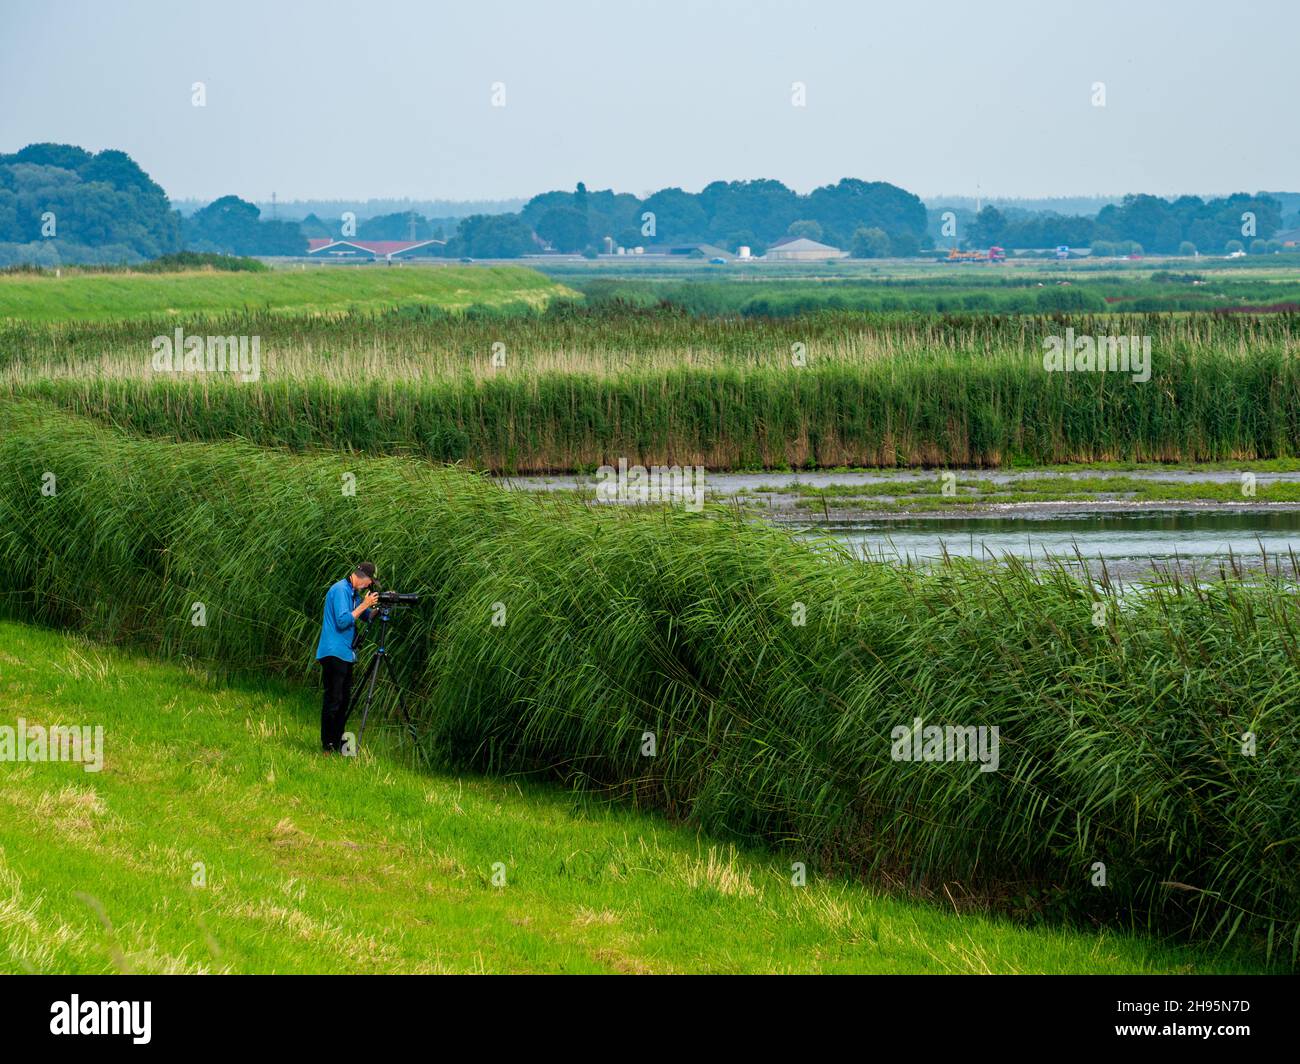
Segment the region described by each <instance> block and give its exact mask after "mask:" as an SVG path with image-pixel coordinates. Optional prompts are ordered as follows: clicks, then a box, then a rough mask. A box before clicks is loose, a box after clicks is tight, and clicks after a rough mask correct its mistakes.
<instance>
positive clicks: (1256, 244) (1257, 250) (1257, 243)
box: [1250, 237, 1268, 255]
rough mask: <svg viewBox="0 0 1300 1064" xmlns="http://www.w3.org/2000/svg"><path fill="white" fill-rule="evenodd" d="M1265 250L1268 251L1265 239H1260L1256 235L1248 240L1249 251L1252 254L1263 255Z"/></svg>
mask: <svg viewBox="0 0 1300 1064" xmlns="http://www.w3.org/2000/svg"><path fill="white" fill-rule="evenodd" d="M1267 251H1268V241H1267V240H1260V239H1259V238H1258V237H1256V238H1255V239H1254V240H1252V241H1251V242H1250V253H1251V254H1252V255H1263V254H1264V253H1265V252H1267Z"/></svg>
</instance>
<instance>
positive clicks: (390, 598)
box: [366, 580, 420, 609]
mask: <svg viewBox="0 0 1300 1064" xmlns="http://www.w3.org/2000/svg"><path fill="white" fill-rule="evenodd" d="M366 590H367V591H373V592H375V593H376V594H377V595H378V596H379V605H380V606H381V607H382V608H384V609H392V608H393V607H394V606H414V605H415V604H416V603H417V602H419V601H420V596H419V595H417V594H414V593H413V592H406V593H404V592H401V591H384V590H383V589H382V588H381V587H380V586H379V581H378V580H375V581H372V582H371V584H370V586H369V587H368V588H366Z"/></svg>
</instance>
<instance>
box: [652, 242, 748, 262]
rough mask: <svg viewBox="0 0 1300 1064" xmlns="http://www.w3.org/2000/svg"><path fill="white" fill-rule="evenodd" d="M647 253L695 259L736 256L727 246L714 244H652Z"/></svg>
mask: <svg viewBox="0 0 1300 1064" xmlns="http://www.w3.org/2000/svg"><path fill="white" fill-rule="evenodd" d="M645 254H647V255H672V256H680V257H683V258H695V259H726V260H727V261H728V262H730V261H731V260H732V259H734V258H735V257H736V256H735V255H733V254H732V253H731V252H730V251H728V250H727V249H726V248H720V247H716V246H714V245H713V244H651V245H650V246H649V247H648V248H646V249H645Z"/></svg>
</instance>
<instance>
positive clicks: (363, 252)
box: [307, 237, 447, 259]
mask: <svg viewBox="0 0 1300 1064" xmlns="http://www.w3.org/2000/svg"><path fill="white" fill-rule="evenodd" d="M446 243H447V242H446V241H445V240H356V239H348V240H333V239H330V238H329V237H316V238H313V239H311V240H308V241H307V254H308V255H312V256H314V257H316V258H322V259H323V258H340V259H341V258H348V259H395V258H397V257H398V256H399V255H400V256H403V257H406V258H409V257H411V256H412V255H413V254H425V255H428V254H431V253H432V252H433V249H434V248H436V247H442V246H444V245H445V244H446ZM421 249H423V250H421Z"/></svg>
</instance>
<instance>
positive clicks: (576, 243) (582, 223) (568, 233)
mask: <svg viewBox="0 0 1300 1064" xmlns="http://www.w3.org/2000/svg"><path fill="white" fill-rule="evenodd" d="M536 229H537V235H538V236H540V237H541V238H542V239H543V240H545V241H546V242H547V243H548V244H550V245H551V246H552V247H553V248H555V250H556V251H568V252H573V251H581V250H582V249H583V248H585V247H586V246H587V245H588V244H589V243H591V229H590V223H589V222H588V220H587V215H586V214H585V213H584V212H582V211H580V210H577V209H576V208H574V207H552V208H551V209H550V210H548V211H547V212H546V213H545V214H543V215H542V216H541V218H539V219H538V221H537V225H536Z"/></svg>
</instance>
